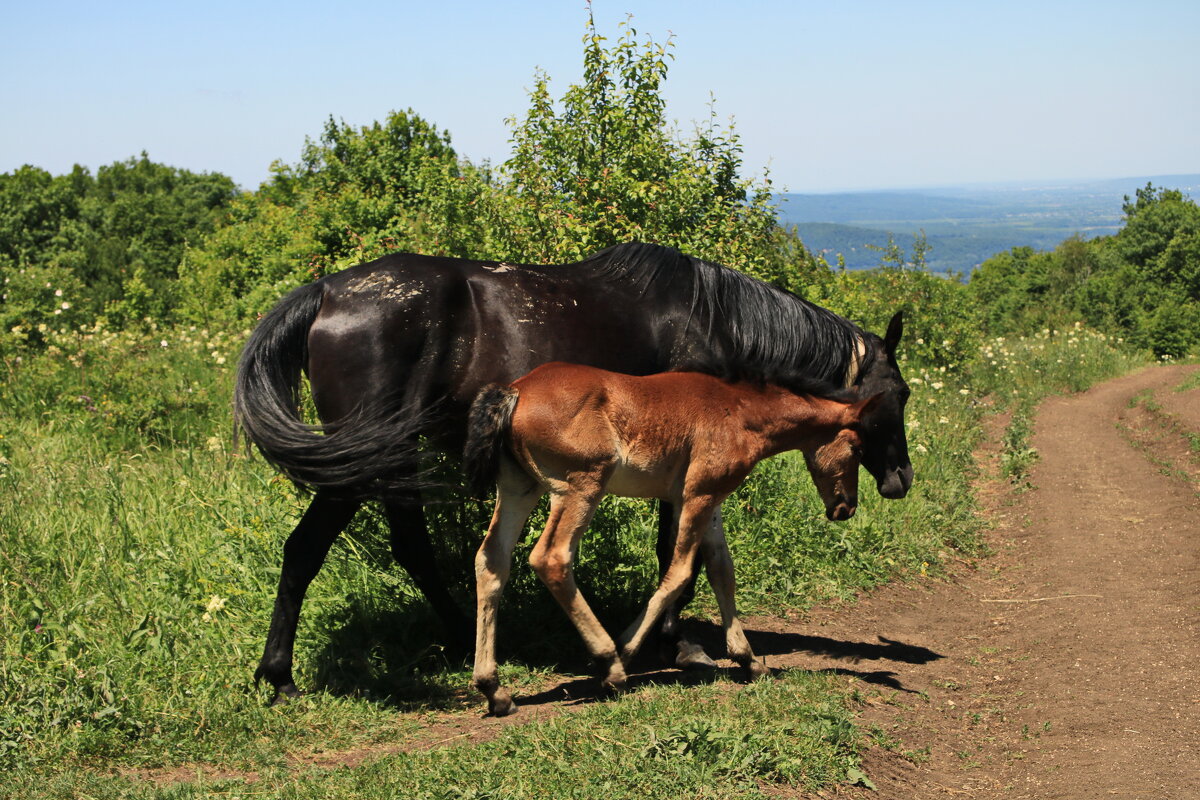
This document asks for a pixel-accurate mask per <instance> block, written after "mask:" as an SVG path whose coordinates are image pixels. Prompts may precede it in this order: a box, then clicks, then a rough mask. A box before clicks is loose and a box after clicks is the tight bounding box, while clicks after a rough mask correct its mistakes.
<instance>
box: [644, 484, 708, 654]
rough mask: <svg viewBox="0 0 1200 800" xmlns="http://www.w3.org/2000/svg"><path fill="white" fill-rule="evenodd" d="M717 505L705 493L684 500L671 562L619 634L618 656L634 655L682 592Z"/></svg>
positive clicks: (690, 576) (689, 577)
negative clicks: (647, 600) (635, 615)
mask: <svg viewBox="0 0 1200 800" xmlns="http://www.w3.org/2000/svg"><path fill="white" fill-rule="evenodd" d="M719 506H720V502H719V501H717V502H715V503H714V502H713V499H712V498H708V497H703V498H696V499H694V500H690V501H688V502H685V503H684V505H683V508H682V510H681V511H680V514H679V532H678V534H677V535H676V537H675V553H674V555H673V556H672V558H671V564H670V566H669V567H667V571H666V574H664V575H663V577H662V580H661V581H659V584H658V588H657V589H655V590H654V594H653V595H651V597H650V601H649V602H648V603H646V607H645V609H643V610H642V613H641V614H639V615H638V618H637V619H635V620H634V621H633V624H631V625H630V626H629V628H627V629H626V631H625V633H624V634H623V635H622V636H621V643H622V645H621V657H622V658H623V659H624V660H625V661H626V662H628V661H630V660H632V659H633V657H634V656H635V655H637V652H638V650H639V649H640V648H641V646H642V643H643V642H644V641H645V640H646V635H647V634H648V633H649V632H650V629H651V628H652V627H653V626H654V623H656V622H657V621H658V618H659V617H660V616H661V615H662V613H663V612H664V611H665V610H666V608H667V607H668V606H670V604H671V603H672V602H674V601H675V600H676V599H677V598H678V597H679V595H680V594H682V593H683V589H684V587H685V586H686V585H687V582H688V581H689V580H690V579H691V578H692V573H693V567H694V565H695V562H696V555H697V553H698V552H699V550H700V542H701V539H702V538H703V536H704V532H705V531H706V530H707V529H708V527H709V526H710V525H711V524H712V518H713V514H714V513H715V511H716V509H717V508H718V507H719Z"/></svg>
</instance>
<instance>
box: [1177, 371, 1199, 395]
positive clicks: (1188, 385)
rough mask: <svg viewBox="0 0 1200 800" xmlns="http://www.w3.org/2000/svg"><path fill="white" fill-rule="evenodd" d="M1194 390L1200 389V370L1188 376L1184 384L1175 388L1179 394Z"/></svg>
mask: <svg viewBox="0 0 1200 800" xmlns="http://www.w3.org/2000/svg"><path fill="white" fill-rule="evenodd" d="M1192 389H1200V370H1197V371H1195V372H1193V373H1192V374H1191V375H1188V376H1187V377H1186V378H1184V380H1183V382H1182V383H1180V384H1179V385H1178V386H1176V387H1175V391H1177V392H1187V391H1190V390H1192Z"/></svg>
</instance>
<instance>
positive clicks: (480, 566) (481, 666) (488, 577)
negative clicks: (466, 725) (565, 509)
mask: <svg viewBox="0 0 1200 800" xmlns="http://www.w3.org/2000/svg"><path fill="white" fill-rule="evenodd" d="M512 478H513V479H512V480H508V479H507V476H504V475H503V474H502V476H501V479H500V485H499V488H498V489H497V491H496V509H495V511H494V512H493V513H492V522H491V525H489V526H488V532H487V536H485V537H484V539H483V544H481V545H480V546H479V552H478V553H476V554H475V598H476V613H475V671H474V674H473V675H472V682H473V683H474V684H475V688H477V689H478V690H479V691H481V692H483V694H484V696H485V697H487V701H488V713H489V714H492V715H493V716H497V717H503V716H506V715H508V714H511V713H513V712H515V711H516V710H517V709H516V706H514V705H513V701H512V697H511V696H510V695H509V693H508V691H507V690H505V689H503V688H501V687H500V676H499V674H498V672H497V668H496V611H497V609H498V608H499V606H500V596H501V594H502V593H503V592H504V584H505V583H507V582H508V575H509V572H510V571H511V569H512V551H513V548H514V547H516V544H517V541H518V540H519V539H520V538H521V531H522V530H524V529H525V521H526V520H527V519H528V518H529V513H530V512H531V511H533V507H534V506H535V505H537V501H538V498H540V497H541V495H542V492H541V490H540V489H539V488H538V487H537V486H536V484H533V483H532V482H531V481H529V480H528V479H525V480H520V479H519V476H515V475H513V476H512Z"/></svg>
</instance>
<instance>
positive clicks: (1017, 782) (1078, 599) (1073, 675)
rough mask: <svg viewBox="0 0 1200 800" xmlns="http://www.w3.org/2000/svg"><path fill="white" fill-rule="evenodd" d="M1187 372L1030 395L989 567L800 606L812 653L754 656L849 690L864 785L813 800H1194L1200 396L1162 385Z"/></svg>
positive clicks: (990, 489) (996, 490) (1199, 775)
mask: <svg viewBox="0 0 1200 800" xmlns="http://www.w3.org/2000/svg"><path fill="white" fill-rule="evenodd" d="M1194 370H1195V367H1155V368H1151V369H1147V370H1144V371H1142V372H1139V373H1136V374H1134V375H1130V376H1127V377H1124V378H1121V379H1118V380H1114V381H1111V382H1108V383H1105V384H1103V385H1101V386H1098V387H1095V388H1093V389H1092V390H1090V391H1088V392H1086V393H1083V394H1079V395H1074V396H1070V397H1061V398H1053V399H1051V400H1049V401H1047V402H1046V403H1045V404H1044V405H1043V406H1042V407H1041V408H1040V410H1039V411H1038V414H1037V418H1036V433H1035V436H1034V438H1033V446H1034V447H1036V448H1037V450H1038V453H1039V454H1040V460H1039V462H1038V463H1037V464H1036V466H1035V467H1034V469H1033V472H1032V483H1033V486H1034V487H1035V488H1033V489H1032V490H1030V491H1026V492H1023V493H1016V492H1014V491H1012V489H1011V487H1009V486H1008V485H1007V484H1003V483H1000V482H998V481H992V482H991V483H990V484H989V485H988V486H986V487H984V490H983V494H984V503H985V511H986V513H987V514H988V515H989V516H990V517H991V518H992V519H994V520H995V521H996V527H995V530H993V531H992V532H991V533H990V535H989V541H990V544H991V546H992V548H993V549H995V550H996V551H997V554H996V556H995V557H993V558H989V559H984V560H982V561H980V562H979V564H978V565H977V566H975V567H966V566H964V567H963V568H961V569H959V570H957V571H956V575H955V577H953V578H952V579H951V580H949V581H946V582H942V583H933V584H926V585H924V586H921V587H912V586H907V587H906V586H892V587H886V588H884V589H882V590H881V591H879V592H876V593H875V594H873V595H871V596H870V597H868V598H866V599H864V600H863V601H861V602H860V603H859V604H857V605H856V606H853V607H850V608H845V609H838V610H831V611H824V612H818V613H815V614H814V615H812V617H811V618H810V619H809V620H808V621H807V623H806V625H805V626H804V627H805V629H806V634H807V635H808V637H809V639H810V643H809V644H810V646H809V647H808V650H809V651H812V650H824V651H826V652H827V653H829V654H828V655H815V654H813V653H812V652H805V650H804V649H801V650H800V651H799V652H795V653H794V654H790V655H786V656H783V655H781V656H779V657H777V658H774V659H772V660H770V662H769V663H770V664H771V666H773V667H774V666H799V667H804V668H809V669H830V668H832V669H838V670H842V671H844V673H845V674H847V676H848V677H847V680H852V681H856V682H859V683H860V686H862V687H865V688H866V689H867V691H866V692H865V694H866V695H867V705H866V707H865V709H864V712H863V720H862V721H863V723H864V724H865V725H866V726H868V728H869V729H870V730H872V731H873V738H874V739H875V740H876V741H877V742H878V743H879V744H877V745H876V746H874V747H872V748H871V750H870V752H869V753H868V755H867V759H866V763H865V771H866V772H867V774H868V775H869V776H870V777H871V779H872V780H873V782H874V783H875V784H876V786H877V787H878V790H877V791H867V790H865V789H861V788H846V787H839V788H838V789H837V790H836V791H831V792H828V793H827V794H823V795H822V797H827V796H861V797H871V798H876V800H885V799H890V798H906V799H907V798H917V799H918V800H920V799H921V798H945V797H979V798H993V797H996V798H1014V799H1015V798H1034V799H1036V800H1051V799H1052V798H1073V799H1074V798H1079V800H1084V799H1085V798H1086V800H1093V799H1094V798H1109V797H1113V798H1131V799H1132V798H1138V799H1143V798H1144V800H1161V799H1162V798H1188V799H1189V800H1195V799H1196V798H1200V639H1198V638H1197V620H1198V619H1200V499H1198V498H1200V462H1198V461H1197V458H1198V457H1200V454H1198V453H1197V452H1196V450H1195V449H1193V448H1194V447H1195V445H1194V444H1192V442H1194V441H1197V440H1200V389H1193V390H1190V391H1187V392H1177V391H1173V390H1174V388H1175V387H1177V386H1178V385H1179V384H1180V383H1182V382H1183V381H1184V379H1185V378H1186V377H1187V375H1188V374H1190V372H1192V371H1194ZM1131 402H1133V403H1134V405H1133V406H1132V407H1131ZM1189 432H1190V433H1191V434H1193V436H1194V437H1195V438H1193V439H1189V436H1188V434H1189ZM776 625H778V623H776ZM770 626H771V623H770V622H769V621H766V620H754V621H753V622H752V623H751V627H754V628H759V629H760V630H762V629H765V628H769V627H770ZM773 635H775V636H779V635H784V636H786V635H788V634H787V632H786V631H784V630H783V629H779V630H778V632H777V633H775V634H773ZM771 636H772V634H767V635H766V637H765V638H767V639H768V641H769V638H770V637H771ZM873 637H878V638H879V641H878V642H876V641H875V640H874V638H873ZM751 641H752V642H753V641H754V640H753V639H752V640H751ZM767 643H768V642H763V644H764V645H765V644H767ZM812 643H818V645H819V646H812ZM820 643H824V644H823V645H820ZM801 647H803V644H801ZM757 648H758V645H757V644H756V649H757Z"/></svg>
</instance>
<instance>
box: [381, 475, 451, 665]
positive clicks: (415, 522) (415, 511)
mask: <svg viewBox="0 0 1200 800" xmlns="http://www.w3.org/2000/svg"><path fill="white" fill-rule="evenodd" d="M383 508H384V512H385V514H386V515H387V521H388V527H389V528H390V529H391V543H392V555H393V556H394V557H395V559H396V562H397V563H398V564H400V566H401V567H403V568H404V570H405V571H406V572H407V573H408V574H409V576H410V577H411V578H412V580H413V583H415V584H416V585H417V588H418V589H420V590H421V593H422V594H424V595H425V599H426V600H428V601H429V604H430V605H431V606H433V610H434V612H435V613H436V614H437V615H438V617H439V618H440V619H441V621H442V623H443V624H444V625H445V626H446V630H447V631H448V633H449V635H450V638H451V642H452V643H453V644H454V645H455V646H456V647H459V648H461V649H462V651H463V652H464V653H466V652H469V651H470V649H471V638H472V633H473V632H472V630H471V620H470V619H469V618H468V617H467V616H466V615H465V614H464V613H463V611H462V609H461V608H460V607H459V605H458V603H456V602H455V601H454V598H453V597H451V596H450V592H449V591H448V590H447V588H446V582H445V581H444V580H442V576H441V573H440V572H439V570H438V567H437V562H436V561H435V560H434V553H433V543H432V542H431V541H430V539H429V528H428V526H427V525H426V524H425V511H424V510H423V509H422V508H421V498H420V495H406V496H404V497H396V498H389V499H386V500H384V502H383Z"/></svg>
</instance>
